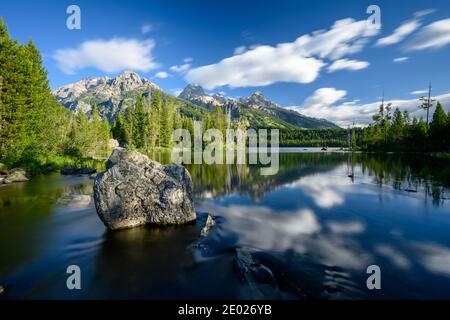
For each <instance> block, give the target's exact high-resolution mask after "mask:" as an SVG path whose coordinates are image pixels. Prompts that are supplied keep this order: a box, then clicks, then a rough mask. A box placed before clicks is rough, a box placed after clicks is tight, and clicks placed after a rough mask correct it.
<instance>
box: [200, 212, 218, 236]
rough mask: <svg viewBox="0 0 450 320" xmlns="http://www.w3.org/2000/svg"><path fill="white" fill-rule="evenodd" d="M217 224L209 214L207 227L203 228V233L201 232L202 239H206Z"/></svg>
mask: <svg viewBox="0 0 450 320" xmlns="http://www.w3.org/2000/svg"><path fill="white" fill-rule="evenodd" d="M215 224H216V222H215V221H214V217H213V216H211V215H210V214H208V217H207V218H206V222H205V225H204V226H203V228H202V231H200V235H201V236H202V237H206V236H207V235H208V233H209V232H210V231H211V229H212V228H213V227H214V225H215Z"/></svg>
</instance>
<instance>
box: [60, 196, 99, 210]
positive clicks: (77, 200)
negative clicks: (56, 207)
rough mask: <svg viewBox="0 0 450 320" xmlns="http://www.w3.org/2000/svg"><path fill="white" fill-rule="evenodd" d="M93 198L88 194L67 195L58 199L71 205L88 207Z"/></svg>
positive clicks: (63, 203)
mask: <svg viewBox="0 0 450 320" xmlns="http://www.w3.org/2000/svg"><path fill="white" fill-rule="evenodd" d="M91 201H92V198H91V196H90V195H87V194H75V195H65V196H62V197H61V198H59V199H58V203H59V204H61V205H65V206H70V207H78V208H87V207H89V206H90V204H91Z"/></svg>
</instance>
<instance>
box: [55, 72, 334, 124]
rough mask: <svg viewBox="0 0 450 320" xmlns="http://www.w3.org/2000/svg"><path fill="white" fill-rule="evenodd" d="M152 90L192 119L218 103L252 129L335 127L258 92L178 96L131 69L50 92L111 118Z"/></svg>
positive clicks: (196, 90) (194, 90) (192, 91)
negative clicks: (231, 94)
mask: <svg viewBox="0 0 450 320" xmlns="http://www.w3.org/2000/svg"><path fill="white" fill-rule="evenodd" d="M155 90H160V91H161V92H162V95H163V98H164V99H165V100H171V101H172V102H173V103H174V105H175V107H176V109H177V110H178V112H180V113H181V114H183V115H185V116H188V117H193V118H196V119H201V118H202V116H203V115H204V114H205V113H206V112H208V111H211V110H213V109H214V108H215V106H218V105H219V106H221V107H222V108H223V109H225V110H226V111H227V112H229V113H230V114H231V117H232V119H239V118H243V117H245V118H246V119H247V120H248V121H249V124H250V126H251V127H253V128H278V129H299V128H307V129H313V128H314V129H316V128H338V126H337V125H335V124H334V123H332V122H330V121H327V120H325V119H316V118H311V117H306V116H304V115H302V114H300V113H298V112H296V111H292V110H288V109H286V108H283V107H282V106H280V105H278V104H276V103H274V102H272V101H270V100H269V99H267V98H266V97H265V96H264V95H263V94H262V93H261V92H255V93H254V94H252V95H251V96H249V97H245V98H240V99H234V98H230V97H226V96H224V95H222V94H218V93H214V94H211V95H208V94H206V93H205V91H204V90H203V88H202V87H201V86H199V85H197V84H189V85H188V86H187V87H186V88H184V90H183V91H182V92H181V93H180V94H179V95H178V97H174V96H172V95H170V94H168V93H166V92H164V91H163V90H161V88H160V87H159V86H158V85H156V84H155V83H153V82H151V81H150V80H148V79H145V78H142V77H140V76H139V75H138V74H136V73H134V72H131V71H125V72H124V73H122V74H120V75H118V76H117V77H114V78H108V77H99V78H86V79H82V80H80V81H78V82H76V83H73V84H68V85H65V86H62V87H59V88H57V89H56V90H54V91H53V94H54V95H55V97H56V99H57V100H58V101H59V102H60V103H61V104H62V105H63V106H64V107H65V108H67V109H69V110H72V111H73V112H84V113H86V114H90V113H91V112H92V107H93V105H97V107H98V109H99V112H100V115H101V116H102V117H107V118H108V119H109V120H110V121H111V120H114V119H115V118H116V117H117V115H118V113H119V112H125V110H126V109H127V108H128V107H129V106H132V105H133V104H134V101H135V99H136V96H137V95H141V96H143V97H146V98H148V99H150V98H151V95H152V93H153V92H154V91H155Z"/></svg>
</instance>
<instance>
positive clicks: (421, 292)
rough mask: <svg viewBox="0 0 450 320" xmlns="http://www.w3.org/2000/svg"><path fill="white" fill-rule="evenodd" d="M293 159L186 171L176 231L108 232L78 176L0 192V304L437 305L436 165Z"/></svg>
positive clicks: (445, 179) (447, 184)
mask: <svg viewBox="0 0 450 320" xmlns="http://www.w3.org/2000/svg"><path fill="white" fill-rule="evenodd" d="M291 151H292V150H291ZM294 151H295V152H286V153H281V154H280V170H279V172H278V174H276V175H273V176H261V175H260V171H259V168H258V167H257V166H251V165H210V166H206V165H190V166H187V167H188V170H189V172H190V173H191V176H192V178H193V181H194V189H195V205H196V210H197V213H198V221H197V223H192V224H188V225H184V226H176V227H164V228H158V227H151V226H143V227H138V228H134V229H128V230H122V231H116V232H108V231H107V230H106V228H105V227H104V225H103V224H102V223H101V221H100V220H99V218H98V216H97V214H96V212H95V207H94V204H93V201H92V199H91V193H92V185H93V181H92V180H89V179H88V177H86V176H61V175H59V174H57V173H54V174H50V175H41V176H36V177H33V178H32V179H31V181H29V182H27V183H20V184H12V185H0V285H2V286H4V287H5V292H4V293H3V294H2V295H0V299H56V298H59V299H208V298H209V299H219V298H221V299H255V298H262V299H404V298H407V299H436V298H438V299H441V298H442V299H449V298H450V191H449V190H450V189H449V188H450V161H449V160H439V159H433V158H430V157H427V156H424V155H417V156H414V155H383V156H382V155H376V154H362V153H361V154H347V153H340V152H325V153H324V152H310V151H311V150H303V149H298V150H294ZM312 151H315V150H312ZM152 157H153V158H154V159H156V160H159V161H162V162H167V161H168V157H167V155H164V154H155V155H152ZM208 213H210V214H212V215H214V216H215V217H216V225H215V227H214V228H213V229H212V230H211V232H210V233H209V235H208V236H207V237H205V238H201V237H200V230H201V228H202V225H203V223H204V221H205V218H206V216H207V214H208ZM69 265H78V266H79V267H80V269H81V285H82V288H81V290H68V289H67V287H66V280H67V277H68V274H66V269H67V267H68V266H69ZM370 265H377V266H379V267H380V271H381V289H380V290H369V289H368V288H367V286H366V280H367V278H368V277H369V274H368V273H367V267H368V266H370Z"/></svg>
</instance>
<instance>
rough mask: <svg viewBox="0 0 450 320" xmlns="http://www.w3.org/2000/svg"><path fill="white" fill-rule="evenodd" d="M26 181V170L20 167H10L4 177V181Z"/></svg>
mask: <svg viewBox="0 0 450 320" xmlns="http://www.w3.org/2000/svg"><path fill="white" fill-rule="evenodd" d="M25 181H28V178H27V177H26V172H25V171H24V170H23V169H20V168H14V169H11V170H10V171H9V173H8V175H7V176H6V178H5V179H4V181H3V182H4V183H12V182H25Z"/></svg>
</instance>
